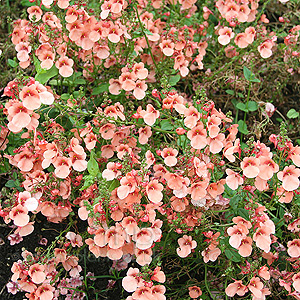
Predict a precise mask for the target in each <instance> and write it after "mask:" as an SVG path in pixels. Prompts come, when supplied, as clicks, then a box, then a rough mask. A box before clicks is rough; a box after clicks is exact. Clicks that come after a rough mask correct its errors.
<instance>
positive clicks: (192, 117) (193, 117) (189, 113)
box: [184, 106, 206, 133]
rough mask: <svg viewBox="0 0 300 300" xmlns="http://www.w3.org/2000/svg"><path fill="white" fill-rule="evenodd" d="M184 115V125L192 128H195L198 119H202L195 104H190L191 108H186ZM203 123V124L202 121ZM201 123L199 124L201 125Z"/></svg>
mask: <svg viewBox="0 0 300 300" xmlns="http://www.w3.org/2000/svg"><path fill="white" fill-rule="evenodd" d="M184 115H185V119H184V125H185V126H186V127H188V128H190V129H192V128H194V127H195V126H196V125H197V121H198V120H199V119H200V113H199V112H198V110H197V108H196V107H194V106H190V107H189V108H186V109H185V110H184ZM198 125H199V124H198ZM201 125H203V124H202V123H201ZM201 125H199V126H200V127H201ZM199 126H197V127H199ZM205 133H206V131H205Z"/></svg>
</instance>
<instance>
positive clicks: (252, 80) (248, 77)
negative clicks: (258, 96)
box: [243, 66, 260, 82]
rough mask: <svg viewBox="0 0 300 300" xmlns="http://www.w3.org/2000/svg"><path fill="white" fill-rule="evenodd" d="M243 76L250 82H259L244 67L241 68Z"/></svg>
mask: <svg viewBox="0 0 300 300" xmlns="http://www.w3.org/2000/svg"><path fill="white" fill-rule="evenodd" d="M243 71H244V76H245V78H246V79H247V80H248V81H250V82H260V80H259V79H257V78H256V77H255V75H254V74H253V73H252V72H251V71H250V70H249V69H248V68H247V67H246V66H244V68H243Z"/></svg>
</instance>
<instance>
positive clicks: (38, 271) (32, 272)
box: [28, 264, 46, 284]
mask: <svg viewBox="0 0 300 300" xmlns="http://www.w3.org/2000/svg"><path fill="white" fill-rule="evenodd" d="M44 271H45V267H44V266H43V265H39V264H34V265H32V266H30V268H29V272H28V274H29V276H30V277H31V280H32V281H33V282H34V283H36V284H40V283H42V282H43V281H44V280H45V279H46V274H45V272H44Z"/></svg>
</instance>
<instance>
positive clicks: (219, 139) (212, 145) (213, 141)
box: [207, 133, 225, 154]
mask: <svg viewBox="0 0 300 300" xmlns="http://www.w3.org/2000/svg"><path fill="white" fill-rule="evenodd" d="M224 140H225V134H224V133H219V134H218V135H217V136H216V137H214V138H211V137H208V138H207V142H208V144H209V150H210V152H211V153H213V154H216V153H219V152H220V151H221V150H222V148H223V147H224V142H223V141H224Z"/></svg>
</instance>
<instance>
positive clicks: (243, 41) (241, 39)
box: [234, 32, 249, 48]
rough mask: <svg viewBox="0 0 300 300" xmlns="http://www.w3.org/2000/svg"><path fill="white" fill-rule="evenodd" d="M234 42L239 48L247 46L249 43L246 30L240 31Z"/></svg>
mask: <svg viewBox="0 0 300 300" xmlns="http://www.w3.org/2000/svg"><path fill="white" fill-rule="evenodd" d="M234 42H235V44H236V45H237V46H238V47H239V48H246V47H247V46H248V45H249V43H248V40H247V34H246V33H244V32H242V33H238V34H237V35H236V36H235V38H234Z"/></svg>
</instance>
